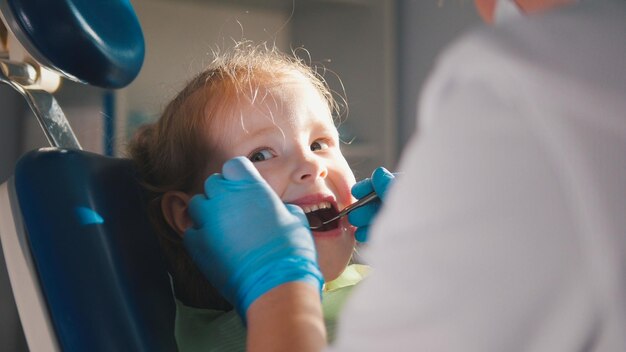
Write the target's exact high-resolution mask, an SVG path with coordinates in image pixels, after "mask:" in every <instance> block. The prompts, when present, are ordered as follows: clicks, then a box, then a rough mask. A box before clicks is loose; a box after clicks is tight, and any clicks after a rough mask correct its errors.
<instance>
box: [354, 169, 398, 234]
mask: <svg viewBox="0 0 626 352" xmlns="http://www.w3.org/2000/svg"><path fill="white" fill-rule="evenodd" d="M394 180H395V176H394V175H393V174H392V173H391V172H389V171H387V169H385V168H384V167H379V168H377V169H376V170H374V172H373V173H372V177H371V178H366V179H364V180H361V181H359V182H357V183H356V184H355V185H354V186H352V195H353V196H354V197H355V198H357V199H360V198H363V197H365V196H366V195H367V194H369V193H370V192H372V191H376V194H377V195H378V198H379V200H377V201H374V202H371V203H368V204H366V205H364V206H362V207H360V208H357V209H355V210H353V211H351V212H350V214H348V221H350V223H351V224H352V225H354V226H356V227H357V230H356V232H355V234H354V236H355V237H356V240H357V241H359V242H367V237H368V233H369V225H370V224H371V223H372V222H373V221H374V218H375V217H376V214H377V213H378V210H379V209H380V207H381V205H382V201H384V199H385V194H386V193H387V190H388V189H389V186H390V185H391V184H393V182H394Z"/></svg>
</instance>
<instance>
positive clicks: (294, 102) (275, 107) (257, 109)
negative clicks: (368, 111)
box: [212, 71, 334, 134]
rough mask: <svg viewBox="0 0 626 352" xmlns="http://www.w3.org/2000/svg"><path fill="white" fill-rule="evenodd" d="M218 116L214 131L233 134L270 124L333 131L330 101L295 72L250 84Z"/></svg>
mask: <svg viewBox="0 0 626 352" xmlns="http://www.w3.org/2000/svg"><path fill="white" fill-rule="evenodd" d="M219 115H220V116H216V118H215V119H214V120H215V124H213V127H214V128H212V130H218V131H222V132H223V134H231V133H235V132H238V131H240V130H242V129H243V130H244V131H248V130H250V129H254V128H258V127H263V126H266V125H268V124H272V125H276V126H278V127H281V126H282V127H284V125H294V126H293V127H295V128H298V127H301V125H302V124H310V123H317V124H328V125H331V126H333V127H334V123H333V120H332V115H331V112H330V108H329V104H328V101H327V100H326V99H325V97H324V96H323V95H322V93H321V92H320V91H319V89H318V88H317V87H316V86H315V85H314V84H313V83H311V81H310V80H309V79H308V78H306V77H305V76H304V75H302V74H301V73H299V72H297V71H295V72H293V73H289V74H285V75H283V76H281V77H280V78H275V79H272V80H270V81H267V82H264V81H257V82H250V84H249V85H248V86H247V87H245V88H243V89H239V90H237V92H236V94H234V98H233V99H231V102H230V106H227V107H226V108H225V109H223V111H222V113H221V114H219Z"/></svg>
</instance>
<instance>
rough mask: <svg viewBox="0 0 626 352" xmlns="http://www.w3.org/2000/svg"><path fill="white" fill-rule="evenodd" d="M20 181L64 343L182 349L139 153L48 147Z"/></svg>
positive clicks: (21, 172) (88, 347)
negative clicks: (139, 172)
mask: <svg viewBox="0 0 626 352" xmlns="http://www.w3.org/2000/svg"><path fill="white" fill-rule="evenodd" d="M15 188H16V192H17V197H18V200H19V204H20V209H21V211H22V215H23V218H24V224H25V227H26V229H27V232H28V238H29V242H30V246H31V253H32V255H33V260H34V262H35V266H36V268H37V271H38V274H39V280H40V284H41V287H42V291H43V293H44V296H45V298H46V301H47V304H48V308H49V311H50V315H51V317H52V322H53V326H54V328H55V331H56V335H57V337H58V339H59V344H60V346H61V349H62V350H64V351H175V350H176V342H175V339H174V317H175V306H174V301H173V298H172V292H171V286H170V282H169V277H168V275H167V271H166V268H165V262H164V260H163V259H162V257H161V252H160V248H159V246H158V243H157V240H156V236H155V235H154V233H152V231H151V228H150V225H149V223H148V220H147V216H146V212H145V208H144V205H143V204H144V202H143V199H142V191H141V189H140V187H139V186H138V184H137V182H136V180H135V176H134V172H133V168H132V165H131V162H130V161H129V160H127V159H119V158H109V157H104V156H100V155H97V154H93V153H89V152H84V151H76V150H65V149H55V148H49V149H41V150H38V151H32V152H30V153H27V154H26V155H24V156H23V157H22V158H21V159H20V161H19V162H18V164H17V166H16V171H15Z"/></svg>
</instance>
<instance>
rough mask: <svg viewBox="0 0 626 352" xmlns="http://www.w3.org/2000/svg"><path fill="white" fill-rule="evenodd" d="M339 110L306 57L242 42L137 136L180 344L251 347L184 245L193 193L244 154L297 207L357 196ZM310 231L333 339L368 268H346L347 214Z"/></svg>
mask: <svg viewBox="0 0 626 352" xmlns="http://www.w3.org/2000/svg"><path fill="white" fill-rule="evenodd" d="M333 111H337V104H336V103H335V101H334V100H333V96H332V94H331V92H330V90H329V88H328V87H327V85H326V82H325V81H324V80H323V78H321V77H320V76H319V75H318V74H317V73H316V72H315V71H313V70H312V69H311V68H310V67H308V66H306V65H305V64H303V63H302V61H301V60H299V59H297V58H295V57H289V56H286V55H284V54H281V53H279V52H278V51H277V50H275V49H269V48H267V47H266V46H253V45H251V44H250V43H248V42H244V43H240V44H239V45H237V46H236V47H235V48H234V49H233V50H232V51H231V52H229V53H226V54H221V55H219V56H218V57H217V58H216V59H215V60H214V62H213V63H212V65H211V66H210V68H209V69H207V70H206V71H204V72H202V73H200V74H199V75H197V76H196V77H195V78H194V79H192V80H191V82H190V83H189V84H188V85H187V86H186V87H185V88H184V89H183V90H182V91H181V92H180V93H179V94H178V95H177V96H176V97H175V98H174V99H173V101H171V102H170V103H169V104H168V105H167V107H166V108H165V111H164V113H163V115H162V116H161V118H160V119H159V120H158V121H157V122H156V123H155V124H152V125H148V126H145V127H143V128H142V129H141V130H140V131H139V132H138V133H137V135H136V137H135V139H134V140H133V141H132V142H131V144H130V146H129V151H130V154H131V157H132V158H133V159H134V160H135V162H136V165H137V167H138V169H139V172H140V175H141V178H142V183H143V184H144V186H145V188H146V189H147V190H148V193H149V194H150V199H149V212H150V216H151V218H152V220H153V223H154V225H155V227H156V228H157V230H158V235H159V240H160V243H161V246H162V247H163V249H164V253H165V255H166V258H167V260H168V263H169V270H170V273H171V276H172V282H173V287H174V292H175V296H176V298H177V318H176V336H177V341H178V345H179V349H180V350H181V351H190V350H211V349H215V350H220V351H226V350H244V349H245V333H246V332H245V327H244V326H243V324H242V322H241V320H240V319H239V317H238V316H237V314H236V313H235V312H234V311H233V309H232V306H231V305H230V304H229V303H228V302H226V301H225V300H224V299H223V298H221V297H220V296H219V294H218V293H217V291H216V290H215V289H214V288H213V287H211V285H210V284H209V283H208V282H207V280H206V279H205V278H204V276H203V275H202V274H201V273H200V271H199V270H198V269H197V267H196V266H195V265H194V263H193V262H192V261H191V259H190V257H189V255H188V254H187V252H186V251H185V249H184V247H183V244H182V236H183V235H184V232H185V230H186V229H187V228H189V227H190V226H191V225H192V222H191V219H190V217H189V215H188V213H187V205H188V202H189V200H190V199H191V197H192V196H193V195H194V194H197V193H202V191H203V182H204V180H205V179H206V178H207V177H208V176H209V175H211V174H212V173H215V172H219V171H220V170H221V166H222V164H223V163H224V162H225V161H227V160H229V159H231V158H233V157H235V156H246V157H248V158H249V159H250V160H251V161H253V162H254V165H255V166H256V168H257V169H258V170H259V172H260V174H261V175H262V176H263V178H264V179H265V180H266V181H267V182H268V183H269V185H270V186H271V187H272V189H273V190H274V191H275V192H276V193H277V194H278V196H279V197H280V198H281V199H282V200H283V201H284V202H285V203H291V204H296V205H298V206H300V207H301V208H302V209H303V210H304V212H305V213H306V214H307V217H308V218H309V219H311V221H313V220H316V221H319V220H320V219H321V220H324V219H327V218H329V217H331V216H333V215H335V214H336V213H337V211H338V210H340V209H343V208H344V207H346V206H347V205H349V204H351V203H352V202H353V201H354V198H353V197H352V195H351V194H350V189H351V187H352V186H353V185H354V183H355V179H354V175H353V174H352V171H351V170H350V168H349V166H348V164H347V162H346V160H345V158H344V157H343V155H342V153H341V150H340V141H339V136H338V132H337V129H336V127H335V126H334V123H333V117H332V112H333ZM233 216H237V214H233ZM313 237H314V241H315V246H316V249H317V253H318V263H319V266H320V269H321V271H322V274H323V276H324V279H325V281H326V283H327V284H326V285H325V289H324V298H323V304H324V314H325V319H326V322H327V329H328V332H329V338H331V339H332V337H333V326H334V320H335V318H336V315H337V312H338V310H339V308H340V306H341V304H342V302H343V300H344V299H345V297H346V294H347V292H348V291H349V289H347V288H350V287H351V286H353V285H354V284H355V283H356V282H358V281H360V280H361V278H362V275H363V273H364V270H366V268H363V267H362V266H356V265H352V266H349V267H348V269H346V266H347V265H348V263H349V261H350V259H351V256H352V253H353V251H354V245H355V239H354V227H352V226H351V225H350V224H349V223H348V221H347V218H342V219H341V220H340V221H339V222H338V223H337V226H336V227H335V228H331V229H329V230H326V231H314V232H313Z"/></svg>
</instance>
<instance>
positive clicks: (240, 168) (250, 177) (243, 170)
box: [222, 156, 265, 182]
mask: <svg viewBox="0 0 626 352" xmlns="http://www.w3.org/2000/svg"><path fill="white" fill-rule="evenodd" d="M222 174H223V176H224V178H225V179H226V180H230V181H250V182H265V181H263V177H261V174H260V173H259V171H258V170H257V169H256V167H254V164H252V162H251V161H250V159H248V158H246V157H243V156H238V157H236V158H232V159H230V160H228V161H227V162H225V163H224V166H222Z"/></svg>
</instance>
